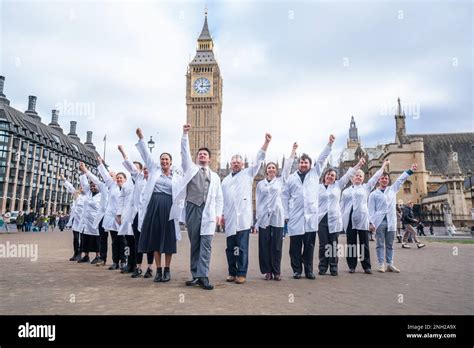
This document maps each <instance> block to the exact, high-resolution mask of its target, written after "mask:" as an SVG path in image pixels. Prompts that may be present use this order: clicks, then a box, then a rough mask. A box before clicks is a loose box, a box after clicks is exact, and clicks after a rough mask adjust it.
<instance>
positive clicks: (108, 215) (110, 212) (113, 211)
mask: <svg viewBox="0 0 474 348" xmlns="http://www.w3.org/2000/svg"><path fill="white" fill-rule="evenodd" d="M97 169H98V170H99V173H100V176H101V177H102V179H104V182H105V185H106V187H107V189H108V196H107V208H106V209H105V214H104V221H103V222H102V227H103V228H104V230H106V231H118V228H119V224H118V223H117V220H116V219H115V218H116V216H117V210H118V208H119V196H120V188H119V186H118V185H117V183H116V182H115V181H114V180H113V179H112V177H111V176H110V174H109V172H108V171H107V169H105V166H104V165H103V164H100V165H99V166H98V167H97Z"/></svg>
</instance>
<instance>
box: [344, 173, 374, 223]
mask: <svg viewBox="0 0 474 348" xmlns="http://www.w3.org/2000/svg"><path fill="white" fill-rule="evenodd" d="M382 174H383V169H379V170H377V171H376V172H375V174H374V175H373V176H372V177H371V178H370V179H369V180H368V181H367V182H366V183H365V184H361V185H352V186H349V187H348V188H346V189H345V190H344V191H343V192H342V197H341V212H342V223H343V225H344V231H346V232H347V227H348V226H349V216H350V215H351V209H352V228H353V229H355V230H362V231H368V230H369V208H368V204H367V201H368V200H369V194H370V191H372V189H373V188H374V187H375V185H376V184H377V181H378V180H379V178H380V177H381V176H382Z"/></svg>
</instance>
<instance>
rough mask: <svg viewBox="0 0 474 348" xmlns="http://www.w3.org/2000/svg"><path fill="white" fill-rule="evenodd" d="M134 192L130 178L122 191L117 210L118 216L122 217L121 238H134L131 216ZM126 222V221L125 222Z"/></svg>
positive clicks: (120, 225) (119, 230) (119, 231)
mask: <svg viewBox="0 0 474 348" xmlns="http://www.w3.org/2000/svg"><path fill="white" fill-rule="evenodd" d="M133 190H134V184H133V180H132V179H131V178H129V179H128V180H127V181H126V182H125V183H124V184H123V186H122V188H121V189H120V195H119V204H118V209H117V216H120V224H118V226H119V228H118V234H119V236H133V235H134V234H133V229H132V223H133V220H132V221H130V219H129V216H130V215H131V213H130V212H129V210H133V209H132V194H133ZM125 220H126V221H125Z"/></svg>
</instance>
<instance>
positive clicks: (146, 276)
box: [143, 267, 153, 278]
mask: <svg viewBox="0 0 474 348" xmlns="http://www.w3.org/2000/svg"><path fill="white" fill-rule="evenodd" d="M152 276H153V270H152V269H151V268H150V267H148V268H147V269H146V272H145V275H144V276H143V278H151V277H152Z"/></svg>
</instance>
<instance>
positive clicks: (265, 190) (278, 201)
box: [255, 158, 294, 228]
mask: <svg viewBox="0 0 474 348" xmlns="http://www.w3.org/2000/svg"><path fill="white" fill-rule="evenodd" d="M293 160H294V158H289V159H286V160H285V165H284V166H283V170H282V172H281V176H280V177H279V178H273V179H272V180H271V181H270V182H268V180H267V179H266V178H265V179H263V180H261V181H260V182H259V183H258V184H257V188H256V190H255V205H256V215H257V222H256V223H255V225H256V226H258V227H261V228H267V227H268V226H273V227H284V226H285V210H284V208H283V200H282V192H283V188H284V185H285V182H286V181H287V180H288V177H289V176H290V170H291V165H292V164H293Z"/></svg>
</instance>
